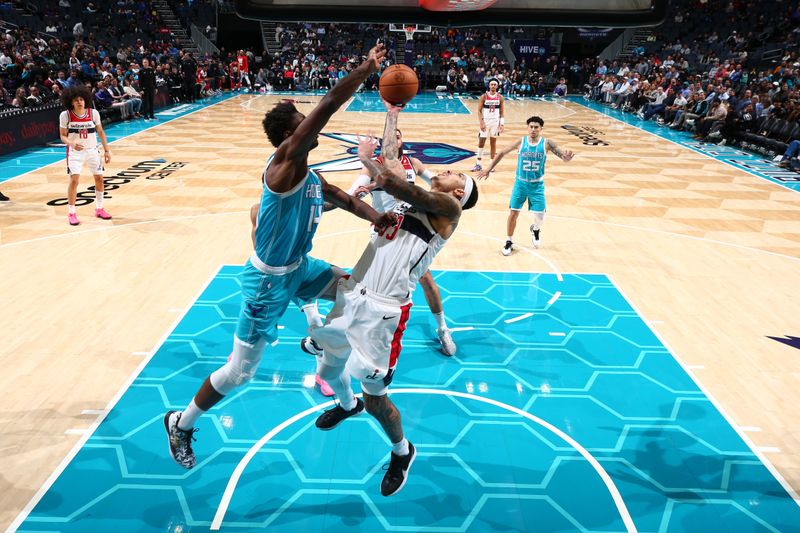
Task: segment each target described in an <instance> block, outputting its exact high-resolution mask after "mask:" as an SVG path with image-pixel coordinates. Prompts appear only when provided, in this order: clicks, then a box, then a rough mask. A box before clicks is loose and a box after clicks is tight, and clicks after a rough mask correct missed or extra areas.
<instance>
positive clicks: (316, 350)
mask: <svg viewBox="0 0 800 533" xmlns="http://www.w3.org/2000/svg"><path fill="white" fill-rule="evenodd" d="M300 349H301V350H303V351H304V352H306V353H307V354H309V355H313V356H314V357H317V356H319V355H322V346H320V345H319V344H317V341H315V340H314V339H312V338H311V337H306V338H304V339H303V340H301V341H300Z"/></svg>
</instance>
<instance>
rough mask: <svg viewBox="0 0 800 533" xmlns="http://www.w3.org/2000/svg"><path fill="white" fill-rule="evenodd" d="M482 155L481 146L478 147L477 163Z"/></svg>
mask: <svg viewBox="0 0 800 533" xmlns="http://www.w3.org/2000/svg"><path fill="white" fill-rule="evenodd" d="M482 157H483V148H478V163H480V162H481V158H482Z"/></svg>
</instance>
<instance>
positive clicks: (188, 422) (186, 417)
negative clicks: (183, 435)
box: [170, 400, 205, 431]
mask: <svg viewBox="0 0 800 533" xmlns="http://www.w3.org/2000/svg"><path fill="white" fill-rule="evenodd" d="M203 413H205V411H203V410H202V409H200V408H199V407H197V404H196V403H194V400H192V402H191V403H190V404H189V405H188V406H187V407H186V410H184V411H183V413H181V419H180V420H179V421H178V429H182V430H184V431H186V430H189V429H192V428H193V427H194V423H195V422H197V419H198V418H200V415H202V414H203ZM173 416H177V415H173ZM170 423H172V420H170Z"/></svg>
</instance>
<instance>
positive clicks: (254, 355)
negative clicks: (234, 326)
mask: <svg viewBox="0 0 800 533" xmlns="http://www.w3.org/2000/svg"><path fill="white" fill-rule="evenodd" d="M266 344H267V343H266V341H265V340H264V339H263V338H262V339H259V340H258V342H256V344H249V343H246V342H244V341H240V340H239V339H237V338H235V337H234V341H233V352H232V353H231V357H230V359H228V362H227V363H225V365H224V366H223V367H221V368H219V369H217V370H215V371H214V372H213V373H212V374H211V386H213V387H214V390H216V391H217V392H218V393H220V394H222V395H223V396H224V395H227V394H228V393H230V392H231V391H232V390H234V389H235V388H236V387H239V386H240V385H244V384H245V383H247V382H248V381H250V380H251V379H253V376H255V375H256V371H257V370H258V365H259V364H260V363H261V354H262V353H263V352H264V347H265V346H266Z"/></svg>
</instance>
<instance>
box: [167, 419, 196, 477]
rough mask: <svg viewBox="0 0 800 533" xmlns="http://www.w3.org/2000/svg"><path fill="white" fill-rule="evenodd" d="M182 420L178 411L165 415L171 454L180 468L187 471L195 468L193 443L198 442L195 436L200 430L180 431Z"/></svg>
mask: <svg viewBox="0 0 800 533" xmlns="http://www.w3.org/2000/svg"><path fill="white" fill-rule="evenodd" d="M173 414H174V415H175V417H174V419H173V417H172V415H173ZM171 419H172V420H171ZM180 419H181V413H179V412H177V411H169V412H168V413H167V414H166V415H164V429H165V430H166V431H167V442H168V443H169V454H170V456H172V459H173V460H174V461H175V462H176V463H178V464H179V465H180V466H182V467H184V468H186V469H189V468H194V465H195V457H194V450H192V441H195V440H197V439H195V438H194V434H195V433H197V431H198V430H197V429H196V428H192V429H187V430H183V429H180V428H179V427H178V421H179V420H180Z"/></svg>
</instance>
